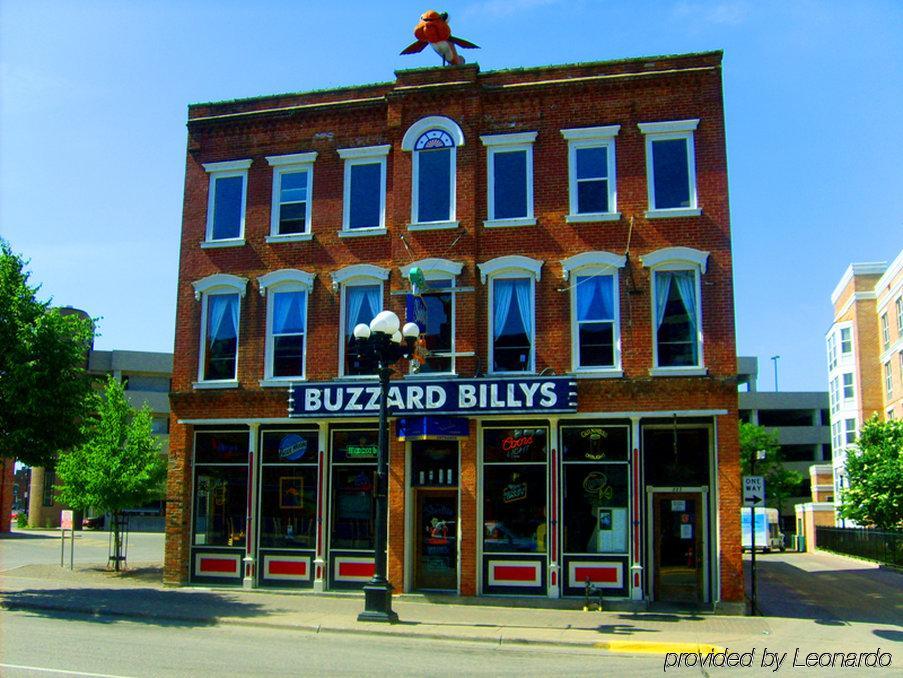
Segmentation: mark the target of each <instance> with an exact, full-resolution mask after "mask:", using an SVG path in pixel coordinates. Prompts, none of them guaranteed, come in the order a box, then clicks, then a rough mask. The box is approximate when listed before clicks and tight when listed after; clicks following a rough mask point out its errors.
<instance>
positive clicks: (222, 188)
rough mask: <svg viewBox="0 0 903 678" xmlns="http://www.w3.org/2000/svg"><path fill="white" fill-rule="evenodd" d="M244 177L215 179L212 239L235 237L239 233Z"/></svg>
mask: <svg viewBox="0 0 903 678" xmlns="http://www.w3.org/2000/svg"><path fill="white" fill-rule="evenodd" d="M244 181H245V180H244V177H220V178H218V179H216V184H215V186H216V187H215V191H216V193H215V196H214V203H213V239H214V240H222V239H224V238H237V237H239V236H240V235H241V198H242V192H243V190H244Z"/></svg>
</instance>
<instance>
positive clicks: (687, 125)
mask: <svg viewBox="0 0 903 678" xmlns="http://www.w3.org/2000/svg"><path fill="white" fill-rule="evenodd" d="M637 126H638V127H639V128H640V132H642V133H643V135H644V136H645V137H646V195H647V200H648V203H647V204H648V206H649V209H648V210H647V211H646V218H647V219H663V218H668V217H698V216H699V215H701V214H702V210H701V209H700V208H699V196H698V193H697V181H696V143H695V141H694V136H695V135H694V132H695V130H696V128H697V127H698V126H699V119H698V118H694V119H691V120H674V121H670V122H641V123H639V124H638V125H637ZM671 139H684V140H685V141H686V143H687V174H688V176H689V182H690V185H689V189H690V206H689V207H671V208H664V209H659V208H657V207H655V173H654V170H653V163H652V142H653V141H668V140H671Z"/></svg>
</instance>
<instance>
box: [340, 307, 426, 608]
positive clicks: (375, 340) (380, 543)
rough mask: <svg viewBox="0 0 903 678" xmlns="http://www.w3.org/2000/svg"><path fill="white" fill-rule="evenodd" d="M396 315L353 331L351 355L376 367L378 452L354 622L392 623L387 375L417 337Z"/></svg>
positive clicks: (383, 313) (415, 330) (411, 349)
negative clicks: (367, 572) (369, 569)
mask: <svg viewBox="0 0 903 678" xmlns="http://www.w3.org/2000/svg"><path fill="white" fill-rule="evenodd" d="M400 325H401V323H400V321H399V320H398V316H397V315H395V314H394V313H392V311H380V312H379V313H377V314H376V317H375V318H373V320H371V321H370V325H369V326H368V325H365V324H364V323H361V324H359V325H357V326H356V327H355V328H354V338H355V346H354V352H355V353H356V354H357V355H358V356H360V357H361V358H363V359H364V360H365V361H366V362H368V363H370V364H373V363H375V364H376V368H377V375H378V376H379V390H380V395H379V452H378V454H377V457H376V516H375V532H376V534H375V535H374V537H375V539H374V551H375V553H374V558H375V568H374V572H373V578H372V579H371V580H370V581H369V582H368V583H367V584H366V585H365V586H364V611H363V612H361V613H360V614H359V615H358V616H357V619H358V621H375V622H395V621H398V615H397V614H396V613H395V612H393V611H392V585H391V584H390V583H389V580H388V579H386V560H387V554H386V545H387V541H388V532H389V523H388V502H387V494H388V475H389V412H388V404H387V400H388V393H389V376H390V375H391V374H392V367H391V366H392V365H393V364H394V363H396V362H397V361H398V360H399V359H400V358H410V357H411V355H412V354H413V352H414V344H415V342H416V341H417V337H418V336H419V335H420V328H419V327H418V326H417V325H416V324H415V323H407V324H406V325H405V326H404V327H403V328H402V329H401V331H399V326H400Z"/></svg>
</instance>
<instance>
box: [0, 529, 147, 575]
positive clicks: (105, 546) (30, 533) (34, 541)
mask: <svg viewBox="0 0 903 678" xmlns="http://www.w3.org/2000/svg"><path fill="white" fill-rule="evenodd" d="M163 539H164V536H163V533H162V532H132V533H131V534H130V535H129V541H128V560H129V563H142V564H147V563H155V564H159V563H162V562H163ZM70 543H71V542H70V541H69V539H68V537H67V541H66V554H65V562H66V564H68V563H69V545H70ZM109 544H110V536H109V532H107V531H105V530H98V531H93V530H82V531H78V532H76V533H75V564H76V565H97V566H99V567H104V566H106V564H107V556H108V554H109ZM59 562H60V532H59V530H15V529H14V530H13V532H11V533H9V534H4V535H3V538H2V539H0V572H2V571H4V570H11V569H13V568H14V567H21V566H23V565H53V564H54V563H55V564H57V565H59Z"/></svg>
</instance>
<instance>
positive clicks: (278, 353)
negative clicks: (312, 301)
mask: <svg viewBox="0 0 903 678" xmlns="http://www.w3.org/2000/svg"><path fill="white" fill-rule="evenodd" d="M313 280H314V276H313V274H312V273H307V272H305V271H299V270H296V269H289V268H286V269H282V270H279V271H273V272H271V273H267V274H266V275H264V276H261V277H260V278H259V279H258V282H259V284H260V294H261V295H262V296H265V297H266V299H267V316H266V348H265V351H264V353H265V358H264V360H265V363H264V385H266V384H265V382H266V380H270V379H273V380H280V379H281V380H285V379H304V377H305V362H306V360H305V356H306V353H307V351H306V349H307V300H308V295H309V294H310V290H311V287H312V286H313Z"/></svg>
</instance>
